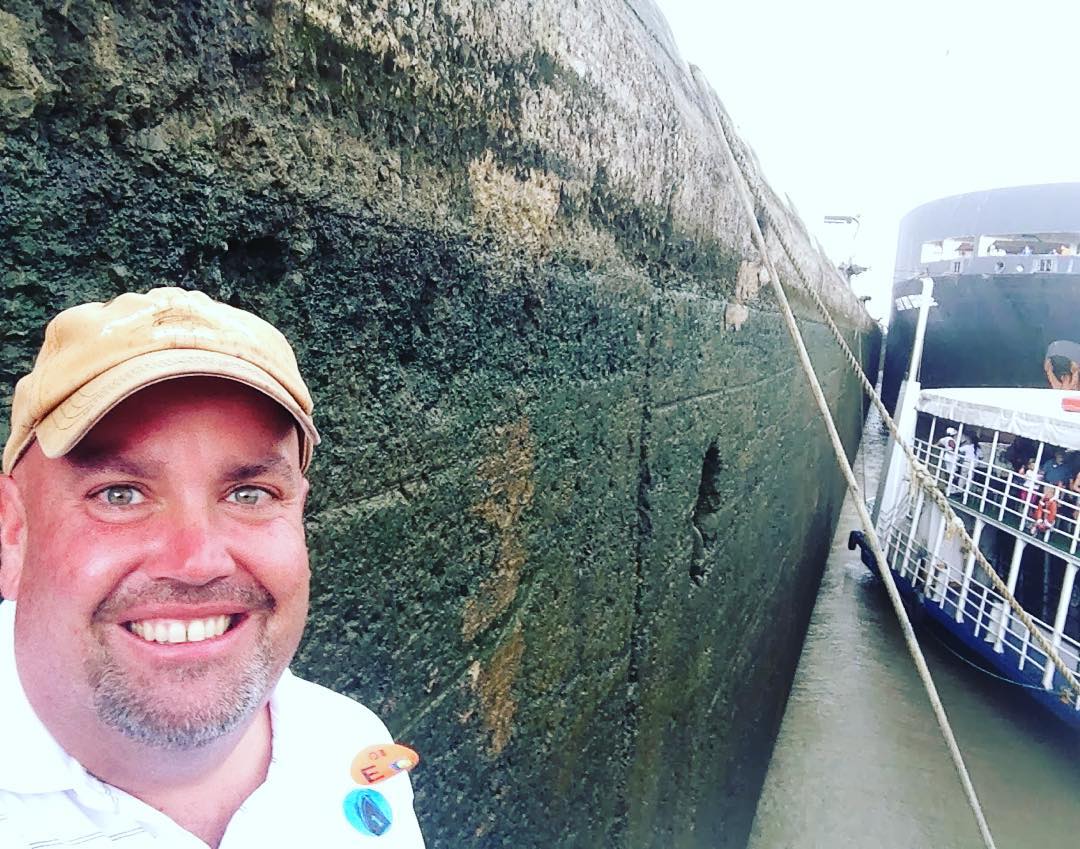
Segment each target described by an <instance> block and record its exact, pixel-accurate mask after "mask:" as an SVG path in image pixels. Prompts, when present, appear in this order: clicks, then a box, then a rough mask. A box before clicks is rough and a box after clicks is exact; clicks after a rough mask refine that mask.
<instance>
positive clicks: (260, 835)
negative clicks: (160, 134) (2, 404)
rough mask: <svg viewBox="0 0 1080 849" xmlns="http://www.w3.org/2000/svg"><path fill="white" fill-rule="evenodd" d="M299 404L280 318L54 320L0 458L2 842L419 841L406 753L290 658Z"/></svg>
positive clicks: (298, 619)
mask: <svg viewBox="0 0 1080 849" xmlns="http://www.w3.org/2000/svg"><path fill="white" fill-rule="evenodd" d="M311 412H312V403H311V397H310V395H309V394H308V390H307V388H306V386H305V385H304V382H303V380H302V378H301V377H300V374H299V371H298V369H297V365H296V359H295V357H294V355H293V352H292V349H291V348H290V347H289V344H288V342H287V341H286V340H285V337H284V336H282V335H281V334H280V333H279V332H278V331H277V330H276V329H275V328H273V327H272V326H270V325H269V324H267V323H266V322H264V321H262V320H261V319H258V318H256V317H255V316H253V315H251V314H249V313H246V312H243V311H241V310H237V309H234V308H232V307H229V306H226V305H225V304H220V303H216V302H214V301H212V300H210V299H209V298H208V297H206V296H205V295H203V294H201V293H196V292H185V291H182V290H180V289H172V288H163V289H155V290H153V291H151V292H148V293H147V294H145V295H137V294H125V295H121V296H120V297H118V298H116V299H114V300H112V301H110V302H108V303H105V304H98V303H92V304H83V305H82V306H79V307H75V308H73V309H71V310H67V311H65V312H63V313H61V314H60V315H59V316H57V317H56V318H55V319H54V320H53V321H52V322H51V323H50V325H49V327H48V328H47V330H46V333H45V340H44V343H43V345H42V348H41V351H40V353H39V355H38V358H37V361H36V363H35V366H34V369H33V371H32V372H31V373H30V374H29V375H27V376H26V377H24V378H23V379H22V380H20V381H19V383H18V386H17V387H16V390H15V395H14V399H13V403H12V410H11V425H12V427H11V435H10V438H9V439H8V442H7V445H6V446H5V449H4V456H3V473H4V474H3V476H2V477H0V545H2V548H0V553H2V559H0V594H2V595H3V596H4V598H5V599H7V600H6V601H4V602H3V603H2V604H0V727H2V729H3V732H2V733H3V742H2V744H0V746H2V750H0V751H2V756H0V846H2V847H4V849H29V847H41V846H56V845H62V846H76V845H77V846H84V847H93V846H99V845H102V846H104V845H110V846H111V845H113V843H114V842H115V843H119V844H120V845H123V846H126V847H130V849H142V847H152V846H153V847H164V846H167V847H175V848H176V849H186V848H187V847H191V849H205V847H206V846H210V847H221V849H239V847H256V846H258V847H262V846H278V845H284V846H300V845H308V846H317V847H319V848H320V849H324V848H325V847H337V846H341V847H345V846H349V847H354V846H359V845H365V844H367V843H368V842H372V844H373V845H374V842H375V841H376V839H377V843H378V845H379V846H386V847H410V848H411V847H421V846H423V841H422V838H421V836H420V831H419V827H418V825H417V822H416V818H415V815H414V813H413V809H412V789H411V787H410V784H409V779H408V776H407V775H405V774H403V772H404V771H405V770H406V769H407V768H409V767H411V766H412V765H413V763H414V762H413V761H409V759H408V758H407V757H406V758H404V759H402V758H399V759H398V760H397V761H395V764H394V766H393V768H390V767H387V768H386V769H385V770H383V772H379V771H378V770H372V769H371V767H370V765H368V763H367V758H371V759H372V761H373V762H375V761H377V759H378V757H379V756H380V755H382V754H383V753H384V752H385V751H387V750H388V749H392V750H396V751H402V750H401V749H400V748H399V747H393V744H392V741H391V739H390V737H389V734H388V733H387V731H386V729H385V727H384V726H383V725H382V723H381V722H379V720H378V719H377V718H376V717H375V716H374V715H373V714H372V713H371V712H370V711H368V710H367V709H366V708H364V707H362V706H361V705H358V704H356V703H355V702H352V701H351V700H349V699H347V698H345V697H344V696H340V695H337V694H335V693H332V692H331V691H329V690H325V689H323V688H321V687H318V686H316V685H314V684H310V683H307V682H304V681H301V680H300V679H298V678H295V677H293V676H291V674H290V673H289V671H288V669H287V666H288V664H289V661H290V660H291V658H292V656H293V653H294V652H295V650H296V647H297V645H298V643H299V641H300V636H301V633H302V631H303V627H304V620H305V618H306V615H307V606H308V578H309V572H308V557H307V547H306V543H305V536H304V526H303V507H304V500H305V498H306V496H307V491H308V482H307V479H306V478H305V476H304V473H305V471H306V469H307V466H308V463H309V461H310V459H311V454H312V449H313V448H314V446H315V445H316V444H317V443H318V441H319V436H318V433H317V432H316V429H315V426H314V423H313V421H312V418H311ZM403 751H405V752H406V753H408V754H411V753H409V752H408V750H403ZM354 757H356V758H357V759H358V761H362V763H360V766H361V767H365V769H363V770H361V771H360V772H358V771H357V770H356V768H355V767H353V768H352V770H351V766H352V765H353V759H354ZM361 772H362V774H361ZM369 781H372V782H377V783H371V784H370V785H369ZM359 785H364V786H359Z"/></svg>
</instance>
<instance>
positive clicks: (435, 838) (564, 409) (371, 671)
mask: <svg viewBox="0 0 1080 849" xmlns="http://www.w3.org/2000/svg"><path fill="white" fill-rule="evenodd" d="M718 82H720V84H722V81H718ZM714 110H715V112H716V113H718V114H719V115H720V116H723V114H724V113H723V110H722V108H721V107H720V104H719V102H718V101H717V100H716V98H715V95H714V94H713V93H712V92H711V91H709V90H707V89H704V88H703V87H702V85H701V83H700V82H699V81H698V79H697V78H696V76H695V73H694V72H693V71H692V70H691V69H689V68H688V67H687V66H686V65H685V64H684V63H683V62H682V60H681V59H680V57H679V56H678V53H677V52H676V50H675V48H674V47H673V45H672V41H671V38H670V34H669V33H668V31H667V28H666V25H665V24H664V22H663V20H662V18H660V16H659V15H658V13H657V11H656V9H655V8H654V7H653V6H652V5H651V4H650V3H647V2H619V0H577V2H570V0H562V1H561V2H556V0H536V2H526V0H517V2H492V0H471V2H470V0H371V1H370V2H354V3H346V2H341V0H307V2H305V3H300V2H288V0H283V1H282V2H275V0H252V2H249V3H243V2H226V0H204V2H183V3H176V4H158V3H151V2H146V0H130V1H129V2H117V3H115V4H113V3H106V2H94V0H87V2H79V3H67V2H58V0H44V2H42V0H6V2H5V4H4V11H2V12H0V146H2V160H0V175H2V176H0V238H2V244H3V245H4V250H3V252H2V254H0V280H2V293H3V322H2V330H0V333H2V334H3V336H2V344H3V356H2V357H0V368H2V370H3V374H2V378H3V379H2V385H3V387H4V389H3V391H4V392H5V393H7V398H6V401H7V402H8V403H10V391H11V388H12V386H13V383H14V380H15V379H16V377H17V376H19V375H21V374H22V373H24V372H25V371H26V370H27V369H28V368H29V366H30V363H31V357H32V352H33V351H34V350H35V349H36V347H37V345H38V344H39V343H40V338H41V327H42V325H43V322H44V321H45V319H46V317H47V316H49V315H51V314H52V313H54V312H55V311H56V310H58V309H60V308H62V307H66V306H69V305H71V304H74V303H78V302H81V301H84V300H87V299H104V298H108V297H111V296H113V295H115V294H117V293H119V292H122V291H125V290H129V289H145V288H148V287H150V286H153V285H158V284H163V283H172V284H180V285H185V286H194V287H198V288H201V289H203V290H205V291H207V292H208V293H210V294H211V295H213V296H215V297H218V298H221V299H224V300H226V301H229V302H230V303H233V304H236V305H238V306H242V307H244V308H247V309H251V310H253V311H255V312H257V313H259V314H260V315H262V316H264V317H266V318H267V319H269V320H270V321H272V322H274V323H276V324H277V325H278V326H279V327H281V328H282V329H283V330H284V332H285V333H286V334H287V335H288V336H289V337H290V338H291V339H292V340H293V341H294V343H295V345H296V348H297V354H298V356H299V359H300V361H301V366H302V369H303V370H304V372H305V374H306V375H307V376H308V378H309V381H310V383H311V385H312V389H313V392H314V395H315V397H316V399H317V407H316V418H317V422H318V425H319V427H320V428H321V430H322V433H323V436H324V439H325V442H324V444H323V445H322V446H321V447H320V449H319V451H318V452H317V454H316V459H315V464H314V466H313V469H312V472H311V477H312V487H313V489H312V497H311V500H310V505H309V535H310V545H311V552H312V557H313V567H314V587H313V601H312V614H311V620H310V624H309V627H308V630H307V633H306V637H305V641H304V643H303V646H302V648H301V651H300V653H299V656H298V657H297V659H296V662H295V668H296V669H297V670H298V671H299V672H301V673H303V674H305V675H307V676H309V677H311V678H314V679H315V680H318V681H320V682H322V683H325V684H327V685H329V686H332V687H335V688H337V689H340V690H342V691H343V692H346V693H348V694H350V695H353V696H355V697H357V698H359V699H361V700H363V701H364V702H366V703H367V704H368V705H369V706H371V707H372V708H373V709H374V710H376V711H377V712H378V713H379V714H381V715H382V716H383V717H384V718H385V719H386V720H387V723H388V724H389V726H390V727H391V728H392V729H393V730H394V732H395V734H396V735H397V737H398V738H399V739H401V740H403V741H406V742H408V743H410V744H412V745H413V746H415V747H416V748H417V749H418V750H419V751H420V753H421V755H422V757H423V759H424V760H423V763H422V765H421V766H420V768H419V769H418V770H417V771H416V772H415V773H414V783H415V787H416V793H417V806H418V810H419V813H420V818H421V822H422V824H423V826H424V828H425V831H426V834H427V839H428V844H429V846H432V847H466V846H474V847H489V846H490V847H496V846H515V847H530V846H536V847H541V846H543V847H594V846H612V847H626V848H627V849H629V848H630V847H648V846H657V847H659V846H664V847H720V846H741V845H744V844H745V840H746V836H747V834H748V831H749V826H750V821H751V818H752V816H753V809H754V803H755V801H756V798H757V793H758V791H759V787H760V784H761V781H762V778H763V775H764V770H765V767H766V764H767V760H768V755H769V752H770V750H771V746H772V741H773V736H774V733H775V730H776V728H777V725H778V723H779V719H780V715H781V712H782V710H783V704H784V700H785V698H786V695H787V690H788V686H789V684H790V679H791V675H792V672H793V668H794V663H795V660H796V658H797V655H798V651H799V647H800V644H801V641H802V636H803V633H804V629H805V623H806V620H807V616H808V614H809V609H810V606H811V604H812V602H813V596H814V592H815V589H816V586H817V581H818V578H819V575H820V569H821V566H822V563H823V560H824V555H825V552H826V550H827V546H828V540H829V537H830V531H831V529H832V527H833V524H834V522H835V517H836V514H837V510H838V508H839V506H840V502H841V498H842V494H843V486H842V482H841V479H840V477H839V475H838V473H837V471H836V463H835V461H834V459H833V458H832V455H831V451H830V449H829V446H828V443H827V438H826V435H825V431H824V428H823V426H822V424H821V423H820V421H819V420H818V416H817V414H816V412H815V411H814V406H813V403H812V399H811V397H810V394H809V392H808V390H807V388H806V384H805V380H804V378H803V376H802V374H801V372H800V371H799V369H798V366H797V363H796V360H795V357H794V353H793V348H792V345H791V343H790V341H789V340H788V338H787V336H786V333H785V331H784V329H783V327H782V324H781V320H780V317H779V314H778V311H777V306H776V303H775V301H774V299H773V296H772V293H771V291H770V290H769V288H768V287H767V286H762V285H761V278H760V267H761V257H760V256H759V255H758V252H757V250H756V249H755V248H754V247H753V244H752V241H751V236H750V230H749V226H748V221H747V219H746V216H745V214H744V212H743V211H742V209H741V207H740V205H739V202H738V199H737V195H736V193H735V189H734V185H735V184H734V174H733V173H732V172H731V171H730V170H729V169H728V167H727V165H726V164H725V163H726V160H725V158H724V155H723V152H722V151H723V149H722V147H721V144H720V141H719V136H718V135H717V128H716V124H715V120H714V117H713V116H714ZM735 147H736V153H737V155H738V156H739V157H740V159H742V160H743V161H745V162H747V163H749V166H750V171H751V173H750V179H751V181H752V183H753V185H754V186H755V190H756V191H757V193H758V194H759V195H760V199H761V200H760V203H759V206H758V210H757V214H758V217H759V219H760V220H761V221H762V222H763V223H764V224H765V229H766V237H767V240H768V245H769V250H770V253H771V254H772V255H773V258H774V260H775V261H776V262H777V263H778V264H779V267H780V269H781V272H780V273H781V276H782V277H783V278H784V280H785V282H786V283H788V284H789V288H790V289H792V290H794V287H795V286H796V284H797V280H796V276H795V272H794V269H793V266H792V264H791V262H790V261H789V260H788V258H787V257H786V256H785V254H784V252H783V250H782V249H781V247H780V239H783V240H784V241H785V242H786V243H787V244H788V246H789V247H790V248H791V250H792V252H793V253H794V254H795V256H796V260H797V261H798V263H799V264H800V267H801V268H802V269H803V271H804V273H805V275H806V277H807V278H808V279H809V281H810V284H811V285H813V286H815V287H816V288H817V289H818V290H819V291H820V292H821V293H822V294H823V296H824V297H825V298H826V299H827V301H828V303H829V305H830V308H831V309H832V310H833V312H834V314H835V315H836V316H837V319H838V321H839V322H840V324H841V326H842V327H843V328H844V332H845V334H846V335H847V338H848V341H849V342H851V343H852V344H853V345H854V346H855V347H856V348H857V349H858V350H860V351H861V353H862V355H863V356H864V358H868V359H871V360H873V361H875V362H876V350H877V347H876V346H877V345H878V342H879V339H878V336H877V331H876V328H875V327H874V326H873V325H872V323H871V322H870V321H869V320H868V319H867V317H866V316H865V314H864V313H863V311H862V310H861V308H860V306H859V305H858V303H857V302H856V301H855V299H854V298H853V297H852V295H851V293H850V292H849V291H848V290H847V289H846V287H845V286H844V285H843V282H842V280H841V279H840V278H839V277H838V276H837V275H836V273H835V271H833V270H832V269H831V268H830V267H829V265H828V263H827V261H826V260H825V259H824V258H823V257H822V256H821V255H820V254H819V252H818V251H817V250H816V248H815V247H814V246H813V245H812V244H811V242H810V239H809V238H808V237H807V235H806V233H805V230H804V229H803V227H802V225H801V224H800V223H799V221H798V220H797V218H796V217H795V216H794V215H793V214H792V213H791V212H790V211H789V209H788V208H787V207H786V206H785V204H783V203H782V202H780V201H778V200H777V199H776V197H775V195H773V193H772V192H771V191H770V190H769V189H768V187H767V186H765V185H764V184H763V183H762V182H761V179H760V177H759V176H758V175H757V172H756V169H755V168H754V166H753V156H752V153H751V152H750V151H749V150H748V149H747V148H746V147H745V146H744V145H743V144H742V143H741V142H738V141H737V140H736V142H735ZM795 308H796V310H797V312H798V314H799V317H800V323H801V327H802V330H803V332H804V334H805V335H806V339H807V343H808V346H809V348H810V351H811V354H812V356H813V357H814V359H815V361H816V363H817V365H818V369H819V373H820V374H821V376H822V380H823V383H824V386H825V389H826V392H827V393H828V396H829V398H830V399H831V404H832V408H833V411H834V412H835V414H836V415H837V421H838V424H839V427H840V430H841V432H842V433H843V435H844V437H845V439H846V441H847V445H848V446H849V448H850V449H851V450H854V446H855V442H856V440H857V436H858V432H859V427H860V421H861V404H860V393H859V390H858V387H857V385H856V383H855V381H854V379H853V377H852V375H851V374H850V372H849V371H848V368H847V366H846V364H845V363H844V361H843V359H842V358H841V355H840V353H839V351H838V349H837V347H836V345H835V344H834V342H833V341H832V339H831V337H830V336H829V334H828V332H827V331H826V330H825V328H824V327H823V325H822V324H821V322H820V319H819V317H818V316H817V314H816V312H815V311H814V310H813V308H812V307H810V306H808V305H807V303H806V301H805V298H803V299H799V298H796V302H795ZM318 721H319V718H318V717H312V722H318ZM353 754H355V753H354V752H352V751H348V752H344V751H343V752H342V757H343V770H347V768H348V763H349V760H351V758H352V756H353ZM296 815H297V816H303V812H296Z"/></svg>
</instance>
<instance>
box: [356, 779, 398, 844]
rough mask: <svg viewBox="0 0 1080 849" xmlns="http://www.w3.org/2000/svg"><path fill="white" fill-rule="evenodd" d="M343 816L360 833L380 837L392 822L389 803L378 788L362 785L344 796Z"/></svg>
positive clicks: (392, 817) (392, 816)
mask: <svg viewBox="0 0 1080 849" xmlns="http://www.w3.org/2000/svg"><path fill="white" fill-rule="evenodd" d="M344 808H345V818H346V819H348V821H349V823H350V824H351V825H352V827H353V828H355V829H356V830H357V831H359V832H360V833H361V834H367V835H370V836H372V837H382V836H383V835H384V834H386V832H388V831H389V830H390V826H391V825H393V823H394V815H393V813H392V812H391V810H390V803H389V802H387V801H386V797H385V796H383V794H382V793H380V792H379V791H378V790H371V789H369V788H367V787H362V788H360V789H359V790H353V791H352V792H351V793H349V795H348V796H346V797H345V804H344Z"/></svg>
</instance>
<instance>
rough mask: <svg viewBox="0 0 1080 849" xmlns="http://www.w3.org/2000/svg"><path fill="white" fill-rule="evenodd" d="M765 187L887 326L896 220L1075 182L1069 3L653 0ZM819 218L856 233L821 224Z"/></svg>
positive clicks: (1079, 54)
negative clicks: (845, 221) (1001, 192)
mask: <svg viewBox="0 0 1080 849" xmlns="http://www.w3.org/2000/svg"><path fill="white" fill-rule="evenodd" d="M655 2H656V3H657V5H658V6H659V7H660V9H661V11H662V12H663V14H664V16H665V17H666V18H667V21H668V23H669V25H670V26H671V29H672V31H673V33H674V35H675V40H676V42H677V44H678V46H679V50H680V52H681V53H682V56H683V58H684V59H685V60H686V61H688V62H690V63H691V64H694V65H697V66H698V67H700V68H701V69H702V70H703V71H704V72H705V75H706V77H707V78H708V79H709V81H710V82H711V83H712V86H713V88H714V89H715V90H716V92H717V94H718V95H719V97H720V99H721V101H722V102H723V103H724V106H725V108H726V109H727V110H728V112H729V113H730V115H731V117H732V119H733V120H734V122H735V124H736V125H737V126H738V128H739V132H740V135H741V136H742V138H743V139H744V140H745V141H746V142H747V143H748V144H749V145H750V146H751V147H752V148H753V149H754V150H755V152H756V153H757V155H758V159H759V160H760V162H761V165H762V168H763V169H764V171H765V176H766V178H767V179H768V181H769V183H770V184H771V185H772V187H773V188H774V189H775V190H776V191H777V192H778V193H779V194H781V195H784V194H787V195H788V196H789V197H790V198H791V199H792V201H794V203H795V205H796V207H797V208H798V210H799V212H800V214H801V215H802V218H803V220H804V221H805V222H806V224H807V226H808V227H809V228H810V231H811V232H812V233H814V234H815V235H817V236H818V238H819V239H821V241H822V244H823V245H824V246H825V247H826V249H827V251H828V252H829V254H830V255H831V256H833V258H834V259H836V260H837V261H839V260H843V259H846V258H847V256H848V254H852V255H853V256H854V259H855V260H856V262H858V263H859V264H861V265H868V266H870V268H871V270H870V271H868V272H867V273H865V274H863V275H861V276H860V277H858V278H856V282H855V288H856V291H858V292H859V293H860V294H870V295H872V296H873V300H872V301H871V302H870V304H869V307H870V311H871V313H872V314H873V315H875V316H877V317H882V316H886V317H887V313H888V306H889V295H888V292H889V288H890V286H891V282H892V271H893V262H894V259H895V253H896V237H897V229H898V226H899V222H900V219H901V218H902V217H903V215H904V214H905V213H906V212H908V211H909V210H911V209H912V208H913V207H915V206H918V205H919V204H921V203H924V202H926V201H929V200H933V199H935V198H938V197H943V196H945V195H950V194H957V193H959V192H966V191H974V190H977V189H987V188H995V187H999V186H1011V185H1023V184H1028V183H1050V182H1062V181H1080V85H1078V82H1080V49H1077V47H1076V45H1077V44H1078V43H1080V0H1029V1H1028V2H1026V3H1019V2H1002V1H1001V0H983V2H975V0H902V2H901V0H813V2H811V1H810V0H742V2H725V1H724V0H655ZM825 215H858V216H860V218H861V224H860V226H859V228H858V232H857V236H856V228H855V227H854V226H849V225H826V224H824V223H823V220H822V219H823V218H824V216H825Z"/></svg>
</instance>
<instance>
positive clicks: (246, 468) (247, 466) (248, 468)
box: [223, 454, 292, 480]
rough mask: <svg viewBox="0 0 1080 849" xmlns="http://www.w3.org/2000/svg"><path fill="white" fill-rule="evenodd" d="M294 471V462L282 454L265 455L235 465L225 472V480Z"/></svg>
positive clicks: (245, 478)
mask: <svg viewBox="0 0 1080 849" xmlns="http://www.w3.org/2000/svg"><path fill="white" fill-rule="evenodd" d="M290 471H292V464H291V463H289V461H288V460H286V459H285V458H284V457H283V456H281V455H280V454H278V455H274V456H272V457H265V458H263V459H262V460H256V461H255V462H253V463H244V464H242V465H240V466H234V467H233V468H231V469H229V470H228V471H227V472H226V473H225V474H224V476H223V477H224V478H225V480H247V479H249V478H257V477H260V476H262V475H267V474H287V473H289V472H290Z"/></svg>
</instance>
